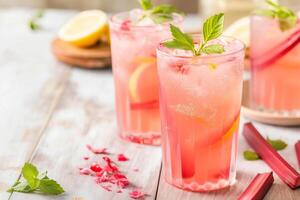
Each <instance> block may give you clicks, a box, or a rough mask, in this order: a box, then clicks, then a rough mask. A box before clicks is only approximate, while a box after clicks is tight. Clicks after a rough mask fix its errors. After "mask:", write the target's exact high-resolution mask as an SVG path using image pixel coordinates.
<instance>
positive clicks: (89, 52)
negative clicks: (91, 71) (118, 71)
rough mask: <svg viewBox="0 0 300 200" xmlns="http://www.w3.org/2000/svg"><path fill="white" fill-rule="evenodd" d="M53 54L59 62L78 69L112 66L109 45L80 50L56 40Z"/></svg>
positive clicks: (53, 43) (53, 45) (53, 44)
mask: <svg viewBox="0 0 300 200" xmlns="http://www.w3.org/2000/svg"><path fill="white" fill-rule="evenodd" d="M52 52H53V54H54V56H55V57H56V58H57V59H58V60H60V61H62V62H64V63H66V64H69V65H72V66H76V67H82V68H103V67H107V66H109V65H110V64H111V53H110V46H109V44H98V45H95V46H92V47H89V48H80V47H76V46H73V45H72V44H69V43H67V42H64V41H62V40H60V39H57V38H56V39H54V40H53V42H52Z"/></svg>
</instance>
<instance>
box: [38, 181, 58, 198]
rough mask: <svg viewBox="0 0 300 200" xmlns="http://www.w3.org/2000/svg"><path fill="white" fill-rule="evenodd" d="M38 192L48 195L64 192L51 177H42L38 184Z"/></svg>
mask: <svg viewBox="0 0 300 200" xmlns="http://www.w3.org/2000/svg"><path fill="white" fill-rule="evenodd" d="M39 190H40V192H42V193H44V194H50V195H58V194H61V193H63V192H64V189H63V188H62V187H61V186H60V185H59V184H58V183H57V182H56V181H55V180H52V179H42V180H41V182H40V186H39Z"/></svg>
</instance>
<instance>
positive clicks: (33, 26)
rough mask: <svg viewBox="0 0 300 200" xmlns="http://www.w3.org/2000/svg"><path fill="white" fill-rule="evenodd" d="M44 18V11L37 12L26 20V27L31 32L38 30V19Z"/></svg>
mask: <svg viewBox="0 0 300 200" xmlns="http://www.w3.org/2000/svg"><path fill="white" fill-rule="evenodd" d="M43 16H44V10H41V9H40V10H37V11H36V12H35V13H34V15H33V16H32V17H31V18H30V19H29V20H28V26H29V28H30V29H31V30H32V31H35V30H37V29H39V28H40V26H39V24H38V19H40V18H42V17H43Z"/></svg>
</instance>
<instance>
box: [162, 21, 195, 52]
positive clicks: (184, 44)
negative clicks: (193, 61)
mask: <svg viewBox="0 0 300 200" xmlns="http://www.w3.org/2000/svg"><path fill="white" fill-rule="evenodd" d="M170 30H171V33H172V36H173V40H172V41H167V42H164V43H163V45H164V46H165V47H168V48H177V49H183V50H191V51H195V47H194V41H193V39H192V38H191V36H189V35H188V34H185V33H183V32H182V31H181V30H180V29H179V28H178V27H176V26H174V25H172V24H170Z"/></svg>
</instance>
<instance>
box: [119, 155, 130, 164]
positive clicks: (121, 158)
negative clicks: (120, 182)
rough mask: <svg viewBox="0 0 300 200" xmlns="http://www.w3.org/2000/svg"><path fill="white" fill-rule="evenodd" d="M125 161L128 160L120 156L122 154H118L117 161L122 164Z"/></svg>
mask: <svg viewBox="0 0 300 200" xmlns="http://www.w3.org/2000/svg"><path fill="white" fill-rule="evenodd" d="M127 160H129V159H128V158H127V157H126V156H125V155H124V154H122V153H120V154H118V161H121V162H123V161H127Z"/></svg>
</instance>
